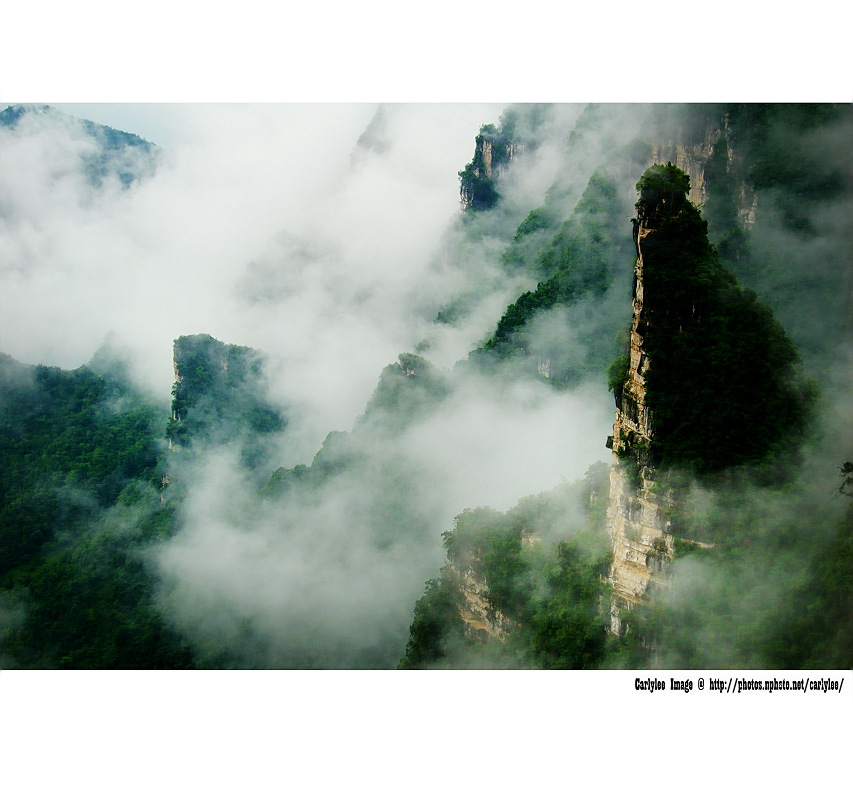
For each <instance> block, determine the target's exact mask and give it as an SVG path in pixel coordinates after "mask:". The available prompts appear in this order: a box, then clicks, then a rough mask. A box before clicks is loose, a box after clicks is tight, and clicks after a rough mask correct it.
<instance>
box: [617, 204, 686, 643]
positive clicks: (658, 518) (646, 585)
mask: <svg viewBox="0 0 853 800" xmlns="http://www.w3.org/2000/svg"><path fill="white" fill-rule="evenodd" d="M646 223H647V221H646V220H642V219H641V220H638V221H636V222H635V226H634V242H635V244H636V247H637V260H636V262H635V265H634V290H633V297H632V306H633V315H632V321H631V335H630V351H629V358H630V361H629V366H628V375H627V377H626V379H625V381H624V383H623V384H622V387H621V392H620V394H619V397H618V405H617V410H616V420H615V422H614V423H613V436H612V437H611V438H609V439H608V441H607V444H608V447H610V448H611V450H612V451H613V455H612V466H611V470H610V503H609V505H608V508H607V531H608V534H609V536H610V542H611V545H612V548H613V562H612V565H611V569H610V577H609V580H610V584H611V586H612V594H611V609H610V619H611V622H610V629H611V631H612V632H613V633H616V634H619V633H620V632H621V629H622V611H623V610H630V609H631V608H632V607H633V606H634V605H636V604H638V603H642V602H643V601H644V599H645V598H646V597H647V596H648V594H649V593H650V591H652V590H653V589H654V587H655V586H660V585H662V584H665V583H666V570H667V566H668V564H669V562H670V560H671V559H672V556H673V537H672V534H671V533H670V530H669V529H670V523H669V517H670V514H671V511H672V507H673V502H674V501H673V497H672V496H671V493H665V492H661V491H659V490H658V489H657V488H656V485H655V469H654V467H653V465H652V463H651V456H650V453H651V445H652V441H653V438H654V429H653V422H652V414H651V411H650V409H649V406H648V404H647V402H646V375H647V373H648V371H649V369H650V367H651V363H650V359H649V356H648V353H647V352H646V351H645V349H644V347H643V338H644V334H645V330H646V327H647V325H648V319H647V314H646V312H645V308H644V303H643V300H644V280H643V273H644V265H643V241H644V239H645V238H646V237H647V236H649V234H651V233H652V232H653V229H652V228H650V227H647V225H646Z"/></svg>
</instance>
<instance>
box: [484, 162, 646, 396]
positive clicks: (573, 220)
mask: <svg viewBox="0 0 853 800" xmlns="http://www.w3.org/2000/svg"><path fill="white" fill-rule="evenodd" d="M620 211H621V204H620V201H619V197H618V194H617V190H616V185H615V183H614V182H613V181H612V180H610V179H608V178H605V177H604V176H602V175H600V174H595V175H593V176H592V178H590V181H589V184H588V185H587V188H586V190H585V191H584V193H583V196H582V197H581V199H580V201H579V202H578V204H577V206H576V207H575V210H574V212H573V213H572V216H571V217H570V218H569V219H568V220H567V221H566V222H565V223H564V224H563V225H562V226H561V227H560V228H559V230H558V231H557V233H556V234H555V235H554V236H553V237H552V239H551V240H550V242H549V243H548V244H547V246H546V247H544V248H543V249H542V250H541V251H540V253H539V255H538V257H537V260H536V264H537V271H538V273H539V274H541V275H543V276H545V278H544V280H542V281H540V283H539V284H538V286H537V287H536V289H534V290H533V291H529V292H524V293H523V294H522V295H521V296H520V297H519V298H518V299H517V300H516V301H515V302H514V303H512V304H511V305H510V306H509V307H508V308H507V310H506V312H505V313H504V314H503V316H502V317H501V319H500V320H499V321H498V324H497V328H496V330H495V332H494V334H493V335H492V336H491V338H489V339H488V340H487V341H486V343H485V344H484V345H483V347H482V348H481V350H480V351H475V354H474V358H475V359H477V360H478V361H482V359H483V356H484V355H486V354H493V355H496V356H498V357H499V358H510V357H514V356H524V355H531V356H536V357H537V358H548V359H550V361H551V363H552V365H553V368H552V370H551V377H552V379H553V380H554V381H555V382H556V383H559V384H565V383H570V382H573V381H576V380H578V379H580V378H582V377H586V376H589V375H591V374H595V373H600V372H602V371H603V370H604V369H605V368H606V365H607V364H608V363H609V361H610V360H611V359H612V358H613V355H614V352H613V351H614V345H613V334H614V329H613V321H612V320H611V319H610V318H609V316H604V317H597V318H596V319H595V320H594V321H593V323H592V327H591V328H590V329H588V330H587V329H586V328H588V327H589V325H586V326H585V329H584V333H585V336H584V345H585V347H586V353H585V358H581V359H579V358H577V354H574V353H573V354H571V356H572V357H570V358H567V357H566V354H565V346H564V344H563V343H561V342H559V341H558V342H556V343H551V342H540V341H536V339H535V337H534V335H533V331H532V330H531V328H530V325H531V323H533V322H534V319H535V318H536V316H537V315H540V314H544V313H545V312H547V311H549V310H551V309H558V308H571V307H574V306H578V305H579V304H580V303H581V302H600V301H601V299H602V298H603V296H604V294H605V293H606V292H607V291H608V289H610V288H611V286H613V285H614V282H615V281H618V280H619V279H620V276H619V274H618V273H619V266H620V265H621V264H624V263H626V262H627V261H628V259H629V252H630V241H627V240H626V237H625V236H624V230H620V228H621V227H622V226H621V221H620ZM531 216H532V217H533V219H532V220H531V222H530V226H531V227H533V226H535V225H539V224H544V223H543V222H542V220H543V214H540V213H538V211H534V212H531ZM528 220H530V217H528Z"/></svg>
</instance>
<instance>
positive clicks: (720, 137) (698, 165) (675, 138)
mask: <svg viewBox="0 0 853 800" xmlns="http://www.w3.org/2000/svg"><path fill="white" fill-rule="evenodd" d="M731 142H732V136H731V131H730V129H729V118H728V115H727V114H724V115H722V116H721V117H720V118H718V119H716V120H713V121H712V122H709V123H708V125H707V127H706V128H705V130H704V132H703V133H702V134H701V135H699V136H696V135H693V136H688V135H684V134H675V135H670V136H663V137H661V138H659V139H657V140H655V141H652V142H650V144H651V151H650V155H649V158H648V161H647V164H646V166H651V165H652V164H665V163H667V162H671V163H673V164H674V165H675V166H676V167H678V168H679V169H681V170H683V171H684V172H685V173H686V174H687V175H688V176H689V178H690V191H689V193H688V195H687V199H688V200H689V201H690V202H691V203H693V204H694V205H696V206H700V207H701V206H704V205H705V203H706V202H707V201H708V196H709V193H710V191H712V189H713V187H712V185H711V183H712V181H710V180H709V179H708V178H709V176H708V167H709V164H710V163H711V162H712V161H716V163H717V164H719V165H720V166H721V167H722V169H723V171H724V172H725V173H726V175H727V176H730V175H731V174H732V173H733V172H736V171H737V170H736V166H737V164H736V162H738V161H740V160H741V158H742V154H741V153H739V152H738V151H737V150H736V148H734V147H733V146H732V143H731ZM734 192H735V203H736V206H737V210H738V217H739V222H740V224H741V225H742V226H744V227H749V226H750V225H752V224H753V223H754V222H755V209H756V197H755V192H754V191H753V190H752V187H751V186H749V185H748V184H746V183H744V182H742V181H738V182H736V186H735V187H734Z"/></svg>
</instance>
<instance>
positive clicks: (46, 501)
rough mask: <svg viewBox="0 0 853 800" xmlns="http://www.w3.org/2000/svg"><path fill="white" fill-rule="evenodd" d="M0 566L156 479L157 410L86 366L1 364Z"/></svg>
mask: <svg viewBox="0 0 853 800" xmlns="http://www.w3.org/2000/svg"><path fill="white" fill-rule="evenodd" d="M0 392H2V400H0V457H2V467H0V563H2V564H3V565H4V571H5V570H8V569H12V568H13V567H16V566H19V565H21V564H23V563H26V562H28V561H30V560H31V559H32V558H34V557H35V556H36V555H37V554H38V553H39V551H40V549H41V547H42V545H43V544H44V543H45V542H47V541H48V540H49V539H50V538H51V536H52V535H53V532H54V531H55V529H56V527H57V526H59V525H68V524H72V523H74V522H75V521H78V520H80V519H85V518H87V517H88V515H89V514H90V513H91V511H90V510H91V507H92V505H93V504H95V506H107V505H110V504H111V503H114V502H115V500H116V499H117V497H118V495H119V494H120V492H121V491H122V489H123V488H124V486H125V485H126V483H127V482H128V480H131V479H139V478H142V479H143V480H156V476H157V470H156V466H157V459H158V455H159V452H160V443H159V441H158V436H157V433H156V431H157V428H158V422H159V418H158V417H159V414H158V409H156V408H155V407H153V406H151V405H150V404H148V403H145V402H141V401H140V400H139V399H138V398H134V397H132V396H130V394H129V392H128V390H127V388H126V387H125V386H123V385H121V384H120V383H118V382H117V381H116V380H114V379H112V378H110V377H109V376H104V375H99V374H96V373H94V372H93V371H92V370H91V369H89V368H88V367H81V368H80V369H77V370H73V371H64V370H61V369H58V368H56V367H43V366H39V367H27V366H25V365H23V364H18V363H17V362H15V361H13V360H12V359H11V358H9V357H8V356H6V355H0Z"/></svg>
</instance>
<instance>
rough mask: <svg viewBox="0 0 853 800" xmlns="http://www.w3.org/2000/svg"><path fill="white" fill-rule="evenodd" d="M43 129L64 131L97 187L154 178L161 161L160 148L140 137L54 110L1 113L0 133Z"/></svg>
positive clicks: (30, 107)
mask: <svg viewBox="0 0 853 800" xmlns="http://www.w3.org/2000/svg"><path fill="white" fill-rule="evenodd" d="M42 128H48V129H52V130H54V131H59V130H63V131H65V133H66V135H67V137H68V141H69V142H72V143H74V144H75V146H76V148H77V151H78V153H77V156H78V164H79V168H80V169H81V171H82V173H83V174H84V175H85V176H86V178H87V180H88V181H89V182H90V183H91V185H92V186H95V187H99V186H101V185H102V184H103V182H104V181H105V180H107V179H108V178H114V179H117V180H118V181H119V182H120V183H121V185H122V186H123V187H125V188H127V187H129V186H130V185H131V184H133V183H135V182H137V181H140V180H142V179H144V178H146V177H149V176H151V175H153V174H154V172H155V171H156V169H157V166H158V164H159V161H160V158H161V151H160V148H159V147H157V145H155V144H152V143H151V142H148V141H146V140H145V139H143V138H141V137H140V136H136V135H135V134H133V133H126V132H124V131H119V130H116V129H115V128H110V127H108V126H106V125H98V124H97V123H95V122H92V121H90V120H84V119H78V118H76V117H72V116H71V115H70V114H64V113H63V112H61V111H58V110H57V109H55V108H52V107H51V106H34V105H17V106H8V107H7V108H5V109H4V110H3V111H2V112H0V129H5V130H7V131H10V132H14V131H19V132H21V133H22V134H23V135H32V134H33V133H35V132H38V131H39V130H40V129H42ZM25 129H26V130H25Z"/></svg>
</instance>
